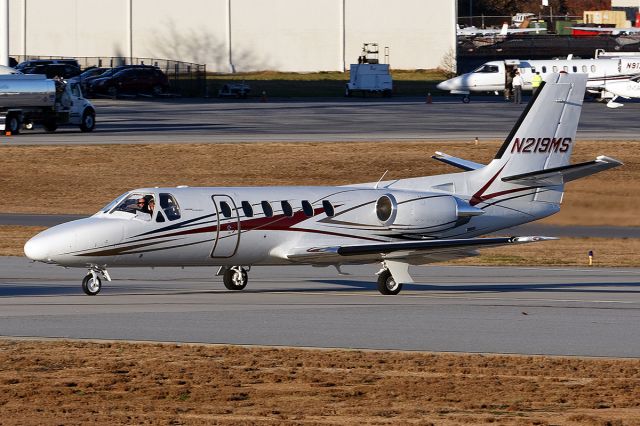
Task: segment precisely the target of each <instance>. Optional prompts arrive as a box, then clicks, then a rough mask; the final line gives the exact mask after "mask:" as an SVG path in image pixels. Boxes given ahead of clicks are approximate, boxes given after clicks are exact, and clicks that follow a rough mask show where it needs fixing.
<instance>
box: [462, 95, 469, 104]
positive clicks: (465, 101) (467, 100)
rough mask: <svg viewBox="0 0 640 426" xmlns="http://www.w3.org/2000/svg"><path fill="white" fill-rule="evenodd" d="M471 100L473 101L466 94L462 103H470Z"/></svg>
mask: <svg viewBox="0 0 640 426" xmlns="http://www.w3.org/2000/svg"><path fill="white" fill-rule="evenodd" d="M469 102H471V98H470V97H469V96H464V97H463V98H462V103H463V104H468V103H469Z"/></svg>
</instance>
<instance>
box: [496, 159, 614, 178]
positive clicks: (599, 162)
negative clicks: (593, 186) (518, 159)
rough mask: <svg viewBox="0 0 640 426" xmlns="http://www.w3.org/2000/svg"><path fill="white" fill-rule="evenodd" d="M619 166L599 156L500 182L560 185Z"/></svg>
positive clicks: (514, 176)
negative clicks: (590, 159) (591, 159)
mask: <svg viewBox="0 0 640 426" xmlns="http://www.w3.org/2000/svg"><path fill="white" fill-rule="evenodd" d="M620 165H622V162H621V161H618V160H616V159H614V158H610V157H605V156H604V155H601V156H599V157H597V158H596V159H595V160H593V161H587V162H584V163H577V164H570V165H568V166H562V167H554V168H551V169H544V170H538V171H535V172H529V173H523V174H520V175H513V176H507V177H503V178H502V180H503V181H504V182H511V183H517V184H521V185H562V184H563V183H567V182H571V181H572V180H576V179H580V178H583V177H585V176H589V175H592V174H594V173H598V172H602V171H604V170H607V169H611V168H613V167H617V166H620Z"/></svg>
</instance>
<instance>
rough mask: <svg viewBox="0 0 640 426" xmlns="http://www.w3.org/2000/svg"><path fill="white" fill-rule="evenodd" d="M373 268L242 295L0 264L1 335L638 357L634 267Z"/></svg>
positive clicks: (173, 273)
mask: <svg viewBox="0 0 640 426" xmlns="http://www.w3.org/2000/svg"><path fill="white" fill-rule="evenodd" d="M377 269H378V267H377V265H370V266H360V267H355V266H354V267H345V268H344V271H345V272H348V273H350V274H351V275H349V276H339V275H338V274H337V272H336V270H335V269H333V268H314V267H304V266H292V267H256V268H252V270H251V271H250V273H249V284H248V286H247V288H246V289H245V290H244V291H242V292H233V291H228V290H225V289H224V287H223V285H222V282H221V279H220V277H214V274H215V268H186V269H180V268H155V269H151V268H140V269H135V268H123V269H115V268H114V269H111V270H110V273H111V275H112V277H113V279H114V282H111V283H105V284H104V288H103V290H102V292H101V293H100V294H99V295H97V296H86V295H84V293H82V290H81V288H80V281H81V279H82V277H83V276H84V274H85V273H86V271H84V270H82V269H64V268H61V267H57V266H51V265H45V264H39V263H29V262H28V261H27V260H26V259H24V258H16V257H1V258H0V335H4V336H29V337H53V338H77V339H117V340H121V339H124V340H144V341H166V342H202V343H221V344H244V345H277V346H304V347H322V348H329V347H330V348H365V349H367V348H369V349H394V350H395V349H397V350H419V351H453V352H491V353H518V354H548V355H581V356H612V357H638V356H640V327H638V321H639V320H640V290H639V289H640V269H638V268H635V269H632V268H628V269H610V268H584V269H575V268H557V269H556V268H496V267H442V266H430V267H416V268H413V269H412V273H413V274H414V276H415V278H416V280H418V281H419V282H420V284H414V285H405V287H404V289H403V290H402V292H401V293H400V294H399V295H397V296H382V295H380V294H379V293H378V292H377V290H376V289H375V283H374V282H375V275H374V273H375V271H376V270H377Z"/></svg>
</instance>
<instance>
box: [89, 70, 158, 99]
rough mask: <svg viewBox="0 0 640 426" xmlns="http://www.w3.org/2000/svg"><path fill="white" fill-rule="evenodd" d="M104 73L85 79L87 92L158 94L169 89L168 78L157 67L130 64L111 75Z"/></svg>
mask: <svg viewBox="0 0 640 426" xmlns="http://www.w3.org/2000/svg"><path fill="white" fill-rule="evenodd" d="M105 74H106V73H105ZM105 74H102V75H100V76H98V77H97V78H93V79H91V80H89V81H87V91H88V92H89V93H92V94H104V95H109V96H117V95H118V94H120V93H132V94H137V93H149V94H152V95H160V94H162V93H164V92H166V91H167V90H168V89H169V79H168V78H167V76H166V75H165V74H164V73H163V72H162V71H161V70H160V68H158V67H152V66H132V67H125V68H124V69H120V70H117V71H115V72H113V73H112V74H111V75H105Z"/></svg>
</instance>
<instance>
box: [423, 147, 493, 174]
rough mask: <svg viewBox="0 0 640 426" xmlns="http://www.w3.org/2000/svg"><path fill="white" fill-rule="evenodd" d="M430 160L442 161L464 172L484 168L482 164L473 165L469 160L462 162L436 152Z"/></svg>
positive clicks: (460, 159)
mask: <svg viewBox="0 0 640 426" xmlns="http://www.w3.org/2000/svg"><path fill="white" fill-rule="evenodd" d="M431 158H433V159H434V160H438V161H442V162H443V163H446V164H449V165H451V166H454V167H458V168H459V169H462V170H465V171H469V170H477V169H481V168H483V167H484V164H479V163H474V162H473V161H469V160H463V159H462V158H458V157H453V156H451V155H449V154H445V153H444V152H440V151H436V154H435V155H432V156H431Z"/></svg>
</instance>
